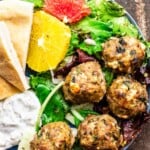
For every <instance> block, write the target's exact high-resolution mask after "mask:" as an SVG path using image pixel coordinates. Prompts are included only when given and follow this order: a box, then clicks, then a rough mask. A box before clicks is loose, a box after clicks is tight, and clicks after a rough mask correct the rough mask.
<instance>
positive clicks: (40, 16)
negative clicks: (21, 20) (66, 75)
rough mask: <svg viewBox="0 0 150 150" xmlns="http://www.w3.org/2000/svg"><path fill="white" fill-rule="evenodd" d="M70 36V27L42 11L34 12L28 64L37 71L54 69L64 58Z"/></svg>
mask: <svg viewBox="0 0 150 150" xmlns="http://www.w3.org/2000/svg"><path fill="white" fill-rule="evenodd" d="M70 38H71V31H70V28H69V27H68V26H67V25H65V24H64V23H63V22H61V21H59V20H58V19H57V18H55V17H54V16H51V15H49V14H47V13H46V12H44V11H37V12H35V13H34V17H33V25H32V31H31V39H30V45H29V52H28V57H27V64H28V66H29V67H30V68H31V69H32V70H34V71H37V72H42V71H47V70H50V69H55V68H56V67H57V65H58V64H59V63H60V62H61V61H62V60H63V59H64V57H65V55H66V52H67V50H68V47H69V43H70Z"/></svg>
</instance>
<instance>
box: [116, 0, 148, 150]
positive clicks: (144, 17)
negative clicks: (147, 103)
mask: <svg viewBox="0 0 150 150" xmlns="http://www.w3.org/2000/svg"><path fill="white" fill-rule="evenodd" d="M116 1H117V2H118V3H120V4H121V5H122V6H124V7H125V9H126V10H127V11H128V12H129V13H130V14H131V16H132V17H133V18H134V19H135V21H136V22H137V24H138V25H139V27H140V28H141V30H142V32H143V34H144V36H145V38H146V39H147V40H148V41H150V0H116ZM129 150H150V122H149V123H148V124H147V125H146V126H145V128H144V129H143V131H142V134H141V135H140V136H139V137H138V138H137V139H136V140H135V142H134V143H133V144H132V146H131V147H130V148H129Z"/></svg>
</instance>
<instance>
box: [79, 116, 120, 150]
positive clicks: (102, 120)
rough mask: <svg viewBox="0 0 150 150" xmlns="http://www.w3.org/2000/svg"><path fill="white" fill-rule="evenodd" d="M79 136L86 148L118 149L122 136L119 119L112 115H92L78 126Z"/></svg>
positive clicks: (81, 143)
mask: <svg viewBox="0 0 150 150" xmlns="http://www.w3.org/2000/svg"><path fill="white" fill-rule="evenodd" d="M77 138H78V139H79V142H80V145H81V146H82V147H83V148H84V149H85V150H104V149H108V150H117V149H118V147H119V146H120V144H121V141H122V136H121V134H120V128H119V126H118V124H117V121H116V120H115V119H114V118H113V117H111V116H110V115H107V114H105V115H97V116H96V115H90V116H88V117H87V118H86V119H85V120H84V121H83V122H82V123H81V124H80V125H79V128H78V134H77Z"/></svg>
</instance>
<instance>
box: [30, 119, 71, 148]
mask: <svg viewBox="0 0 150 150" xmlns="http://www.w3.org/2000/svg"><path fill="white" fill-rule="evenodd" d="M73 142H74V138H73V135H72V131H71V129H70V127H69V126H68V125H67V124H66V123H65V122H53V123H49V124H47V125H45V126H43V127H42V128H41V130H40V133H39V135H36V136H35V138H34V139H33V140H32V141H31V145H30V146H31V150H71V148H72V145H73Z"/></svg>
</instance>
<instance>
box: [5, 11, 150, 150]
mask: <svg viewBox="0 0 150 150" xmlns="http://www.w3.org/2000/svg"><path fill="white" fill-rule="evenodd" d="M126 16H127V17H128V19H129V21H130V22H131V23H132V24H133V25H134V26H135V27H136V28H137V29H138V32H139V35H141V37H142V38H143V40H144V39H145V38H144V36H143V33H142V31H141V29H140V28H139V26H138V25H137V23H136V21H135V20H134V19H133V17H132V16H131V15H130V14H129V13H128V12H126ZM148 93H150V88H149V91H148ZM149 104H150V99H149ZM148 112H150V105H149V107H148ZM137 136H138V135H137ZM134 140H135V139H133V140H132V141H131V142H130V143H129V144H128V145H127V146H125V147H124V148H122V150H127V149H128V148H129V147H130V146H131V145H132V143H133V142H134ZM17 148H18V147H17V146H14V147H12V148H9V149H7V150H17Z"/></svg>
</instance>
